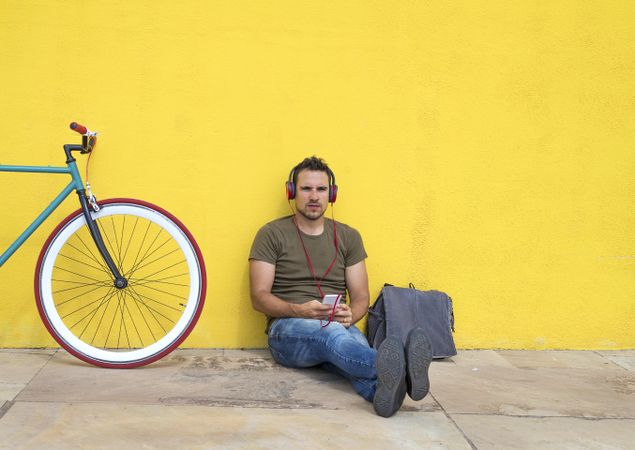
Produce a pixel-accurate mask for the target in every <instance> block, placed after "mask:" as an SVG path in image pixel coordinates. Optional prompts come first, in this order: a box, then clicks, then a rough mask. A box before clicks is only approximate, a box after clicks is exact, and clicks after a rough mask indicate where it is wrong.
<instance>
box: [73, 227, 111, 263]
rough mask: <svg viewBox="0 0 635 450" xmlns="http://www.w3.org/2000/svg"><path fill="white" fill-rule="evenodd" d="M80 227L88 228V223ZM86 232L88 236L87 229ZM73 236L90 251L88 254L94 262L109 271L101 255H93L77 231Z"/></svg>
mask: <svg viewBox="0 0 635 450" xmlns="http://www.w3.org/2000/svg"><path fill="white" fill-rule="evenodd" d="M82 229H85V230H88V225H85V228H82ZM88 233H89V236H90V231H89V232H88ZM74 237H76V238H77V239H79V242H81V243H82V244H83V245H84V247H86V250H88V253H90V255H91V256H92V259H93V260H94V261H96V262H97V263H98V264H99V265H100V266H101V267H102V268H103V269H104V271H105V272H108V273H110V269H108V266H107V265H106V263H105V262H104V260H103V258H102V257H101V255H99V257H97V256H95V254H94V253H93V252H92V251H91V249H90V247H88V245H86V243H85V242H84V240H83V239H82V238H81V236H80V235H79V232H78V233H76V234H75V235H74ZM90 238H91V239H92V236H91V237H90ZM69 245H71V244H69ZM111 276H112V274H111Z"/></svg>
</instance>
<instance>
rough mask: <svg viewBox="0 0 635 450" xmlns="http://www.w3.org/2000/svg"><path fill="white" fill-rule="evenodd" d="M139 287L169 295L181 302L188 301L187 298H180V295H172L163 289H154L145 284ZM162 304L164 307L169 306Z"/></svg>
mask: <svg viewBox="0 0 635 450" xmlns="http://www.w3.org/2000/svg"><path fill="white" fill-rule="evenodd" d="M138 287H143V288H146V289H152V290H153V291H157V292H160V293H162V294H166V295H169V296H171V297H176V298H178V299H179V300H187V297H182V296H179V295H176V294H172V293H171V292H166V291H162V290H161V289H157V288H153V287H152V286H148V285H146V284H143V285H141V286H138ZM154 301H156V302H157V303H161V302H158V301H157V300H154ZM161 304H162V305H164V306H168V305H165V304H164V303H161ZM168 307H169V306H168Z"/></svg>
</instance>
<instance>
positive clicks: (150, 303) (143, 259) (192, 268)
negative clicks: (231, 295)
mask: <svg viewBox="0 0 635 450" xmlns="http://www.w3.org/2000/svg"><path fill="white" fill-rule="evenodd" d="M98 204H99V206H100V211H99V212H96V213H91V214H92V216H93V218H94V219H95V220H96V222H97V224H98V227H99V230H100V233H101V234H102V237H103V240H104V244H105V245H106V247H107V248H108V251H109V252H110V254H111V256H112V258H113V260H114V261H115V264H117V266H118V268H119V270H120V271H121V273H122V274H123V275H124V276H125V277H126V278H127V279H128V286H127V287H125V288H123V289H116V288H115V287H114V278H113V276H112V273H111V272H110V270H109V269H108V268H107V266H106V264H105V263H104V261H103V259H102V257H101V255H100V254H99V252H98V250H97V247H96V245H95V243H94V241H93V239H92V237H91V235H90V232H89V231H88V227H87V226H86V220H85V218H84V216H83V214H82V211H81V209H79V210H77V211H75V212H73V213H72V214H70V215H69V216H68V217H66V218H65V219H64V220H63V221H62V222H61V223H60V224H59V225H58V226H57V227H56V228H55V230H53V232H52V233H51V235H50V236H49V238H48V239H47V240H46V242H45V244H44V246H43V247H42V251H41V252H40V256H39V258H38V262H37V265H36V270H35V298H36V303H37V308H38V311H39V313H40V317H41V318H42V321H43V323H44V325H45V327H46V328H47V330H48V331H49V333H50V334H51V336H52V337H53V338H54V339H55V340H56V341H57V342H58V343H59V344H60V346H61V347H63V348H64V349H65V350H66V351H68V352H69V353H70V354H72V355H74V356H76V357H77V358H79V359H81V360H83V361H85V362H88V363H90V364H94V365H96V366H99V367H108V368H133V367H139V366H143V365H146V364H150V363H152V362H154V361H157V360H159V359H161V358H162V357H164V356H165V355H167V354H168V353H170V352H171V351H172V350H174V349H175V348H177V347H178V346H179V345H180V344H181V343H182V342H183V341H184V340H185V338H187V336H188V335H189V334H190V332H191V331H192V329H193V328H194V326H195V325H196V322H197V321H198V318H199V317H200V315H201V312H202V310H203V305H204V303H205V293H206V287H207V279H206V272H205V263H204V261H203V256H202V253H201V251H200V248H199V247H198V245H197V243H196V241H195V240H194V237H193V236H192V234H191V233H190V232H189V231H188V230H187V228H186V227H185V226H184V225H183V224H182V223H181V222H180V221H179V220H178V219H177V218H176V217H174V216H173V215H172V214H170V213H169V212H167V211H165V210H164V209H162V208H160V207H158V206H156V205H153V204H151V203H148V202H145V201H141V200H134V199H128V198H115V199H109V200H103V201H99V202H98ZM126 222H128V226H127V225H126ZM102 324H103V326H102Z"/></svg>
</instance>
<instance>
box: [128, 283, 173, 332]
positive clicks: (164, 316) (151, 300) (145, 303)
mask: <svg viewBox="0 0 635 450" xmlns="http://www.w3.org/2000/svg"><path fill="white" fill-rule="evenodd" d="M130 291H131V292H134V293H135V295H136V296H137V297H138V301H140V302H141V304H142V305H143V306H145V307H146V308H147V309H148V310H149V311H152V312H155V313H157V314H158V315H160V316H161V317H163V318H164V319H165V320H167V321H168V322H170V323H172V324H174V320H172V319H170V318H169V317H168V316H166V315H165V314H163V313H162V312H161V311H159V310H158V309H156V308H153V307H152V306H150V305H148V303H149V302H144V301H143V300H141V299H142V298H145V299H148V300H149V301H150V302H153V303H157V304H159V305H161V306H166V307H168V308H170V309H175V308H174V307H171V306H169V305H165V304H163V303H161V302H160V301H158V300H154V299H153V298H150V297H148V296H146V295H143V294H140V293H139V292H137V291H136V290H135V289H134V288H133V289H131V290H130ZM177 311H178V310H177ZM153 316H154V314H153ZM155 318H156V317H155ZM157 322H158V320H157ZM161 328H162V329H163V331H165V332H167V331H166V329H165V328H163V326H161Z"/></svg>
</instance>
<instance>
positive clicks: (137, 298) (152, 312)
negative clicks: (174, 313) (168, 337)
mask: <svg viewBox="0 0 635 450" xmlns="http://www.w3.org/2000/svg"><path fill="white" fill-rule="evenodd" d="M130 293H131V296H132V298H133V300H135V303H136V304H137V307H138V308H139V312H141V314H142V315H144V314H143V312H142V310H141V306H140V305H142V306H143V307H144V308H145V309H147V310H148V312H149V313H150V315H151V316H152V318H153V319H154V321H155V322H156V323H157V325H159V327H161V329H162V330H163V333H167V330H166V329H165V327H164V326H163V325H162V324H161V322H160V321H159V319H158V318H157V316H156V314H159V315H161V316H163V315H162V314H160V313H159V312H158V311H156V310H155V309H154V308H150V307H149V306H148V304H147V303H146V302H144V301H143V300H142V299H141V297H143V296H141V295H139V294H138V293H137V292H136V291H135V290H134V289H131V290H130ZM133 293H134V295H133ZM155 312H156V314H155ZM144 317H145V316H144ZM163 317H165V316H163ZM165 318H166V319H168V320H170V319H169V318H167V317H165ZM146 323H147V321H146ZM148 328H150V324H148ZM153 335H154V333H153Z"/></svg>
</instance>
